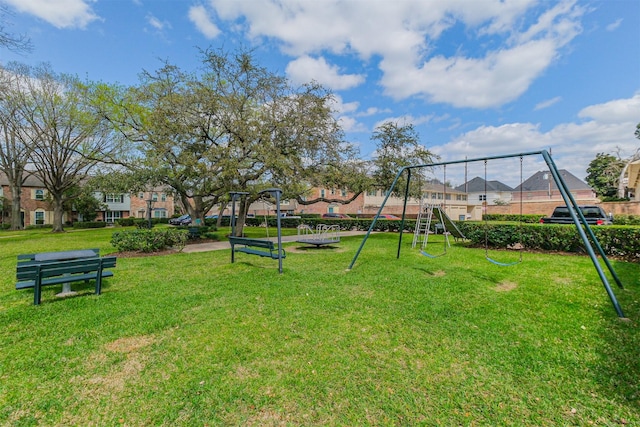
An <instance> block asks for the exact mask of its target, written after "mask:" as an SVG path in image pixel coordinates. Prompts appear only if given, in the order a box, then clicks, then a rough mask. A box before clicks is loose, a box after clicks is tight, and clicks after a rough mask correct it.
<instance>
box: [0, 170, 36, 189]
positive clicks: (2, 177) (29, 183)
mask: <svg viewBox="0 0 640 427" xmlns="http://www.w3.org/2000/svg"><path fill="white" fill-rule="evenodd" d="M27 174H28V172H25V176H26V177H27V179H26V180H25V182H24V184H22V186H23V187H44V184H43V183H42V180H41V179H40V178H37V177H36V176H35V175H27ZM0 185H9V178H7V175H6V174H4V173H3V172H0Z"/></svg>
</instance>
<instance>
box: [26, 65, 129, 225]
mask: <svg viewBox="0 0 640 427" xmlns="http://www.w3.org/2000/svg"><path fill="white" fill-rule="evenodd" d="M91 87H92V85H87V84H85V83H83V82H81V81H80V80H78V79H77V78H76V77H74V76H70V75H66V74H57V73H55V72H54V71H53V70H52V69H51V67H50V66H48V65H40V66H37V67H24V68H23V69H22V70H21V83H20V88H21V90H22V91H23V99H24V101H23V103H22V104H21V105H20V106H19V108H20V115H21V116H22V117H23V118H24V121H25V125H26V127H27V129H28V132H27V135H28V136H29V141H28V145H29V146H30V147H31V151H30V153H29V154H30V162H31V167H32V168H33V170H34V172H33V173H34V175H36V176H37V177H38V178H39V179H40V180H41V181H42V182H43V184H44V187H45V188H46V190H47V191H48V195H49V198H50V199H51V203H52V205H53V231H54V232H61V231H64V229H63V215H64V204H65V202H67V201H69V200H70V199H71V198H73V197H75V196H74V195H76V194H78V193H77V192H75V191H72V190H73V189H74V188H76V187H78V186H80V184H81V182H82V181H83V180H84V179H85V178H86V177H87V176H88V174H89V173H90V172H91V170H92V169H93V168H95V167H96V165H98V164H99V163H100V162H101V161H105V160H109V159H111V158H112V157H113V156H114V154H115V152H116V151H117V150H118V147H117V146H115V145H113V143H112V139H111V138H110V130H109V128H108V127H106V126H105V124H106V123H105V121H104V120H103V118H102V117H101V116H100V115H99V114H96V111H95V110H94V108H93V106H92V105H90V104H89V103H88V102H87V101H88V99H90V98H89V89H90V88H91Z"/></svg>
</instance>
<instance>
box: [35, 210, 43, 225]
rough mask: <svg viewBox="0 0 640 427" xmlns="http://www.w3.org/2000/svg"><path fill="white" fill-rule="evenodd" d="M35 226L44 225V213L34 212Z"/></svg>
mask: <svg viewBox="0 0 640 427" xmlns="http://www.w3.org/2000/svg"><path fill="white" fill-rule="evenodd" d="M35 219H36V225H42V224H44V211H36V218H35Z"/></svg>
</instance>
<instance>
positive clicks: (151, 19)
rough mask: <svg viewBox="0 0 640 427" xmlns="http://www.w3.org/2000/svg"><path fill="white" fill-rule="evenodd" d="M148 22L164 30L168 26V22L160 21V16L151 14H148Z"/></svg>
mask: <svg viewBox="0 0 640 427" xmlns="http://www.w3.org/2000/svg"><path fill="white" fill-rule="evenodd" d="M147 22H148V23H149V25H151V26H152V27H153V28H155V29H156V30H158V31H162V30H164V29H165V27H166V23H164V22H162V21H160V20H159V19H158V18H156V17H155V16H153V15H151V14H149V15H147Z"/></svg>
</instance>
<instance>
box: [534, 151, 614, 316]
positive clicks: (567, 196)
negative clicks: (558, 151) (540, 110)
mask: <svg viewBox="0 0 640 427" xmlns="http://www.w3.org/2000/svg"><path fill="white" fill-rule="evenodd" d="M542 157H543V158H544V160H545V162H547V165H548V166H549V171H550V172H551V175H552V176H553V179H554V181H555V182H556V185H557V187H558V190H560V194H561V195H562V198H563V199H564V202H565V204H566V205H567V207H568V208H569V214H570V215H571V219H573V223H574V224H575V226H576V229H577V230H578V234H579V235H580V238H581V239H582V242H583V243H584V246H585V249H586V250H587V253H588V254H589V257H590V258H591V262H592V263H593V266H594V267H595V269H596V271H597V272H598V276H600V280H601V281H602V285H603V286H604V288H605V290H606V291H607V295H609V299H610V300H611V303H612V304H613V307H614V308H615V310H616V313H617V314H618V317H625V316H624V313H623V312H622V308H621V307H620V304H618V300H617V299H616V296H615V294H614V293H613V290H612V289H611V286H610V285H609V280H608V279H607V276H606V275H605V274H604V271H602V267H601V266H600V263H599V262H598V258H597V257H596V254H595V252H594V251H593V247H592V246H591V243H590V242H589V238H588V237H587V235H586V234H585V231H584V229H583V228H582V227H581V226H580V221H581V220H582V223H583V224H584V227H585V228H586V229H588V230H590V227H589V224H588V223H587V220H586V218H585V217H584V215H582V212H580V209H579V208H578V205H577V204H576V201H575V199H574V198H573V196H572V195H571V193H570V192H569V191H567V185H566V183H565V182H564V180H563V179H562V177H561V176H560V174H559V173H558V170H557V168H556V165H555V163H554V162H553V160H552V159H551V156H550V155H549V153H547V152H546V151H545V152H543V153H542ZM576 212H579V214H580V218H578V215H577V214H576ZM591 235H592V238H593V241H594V242H597V239H596V237H595V235H593V232H591Z"/></svg>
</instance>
